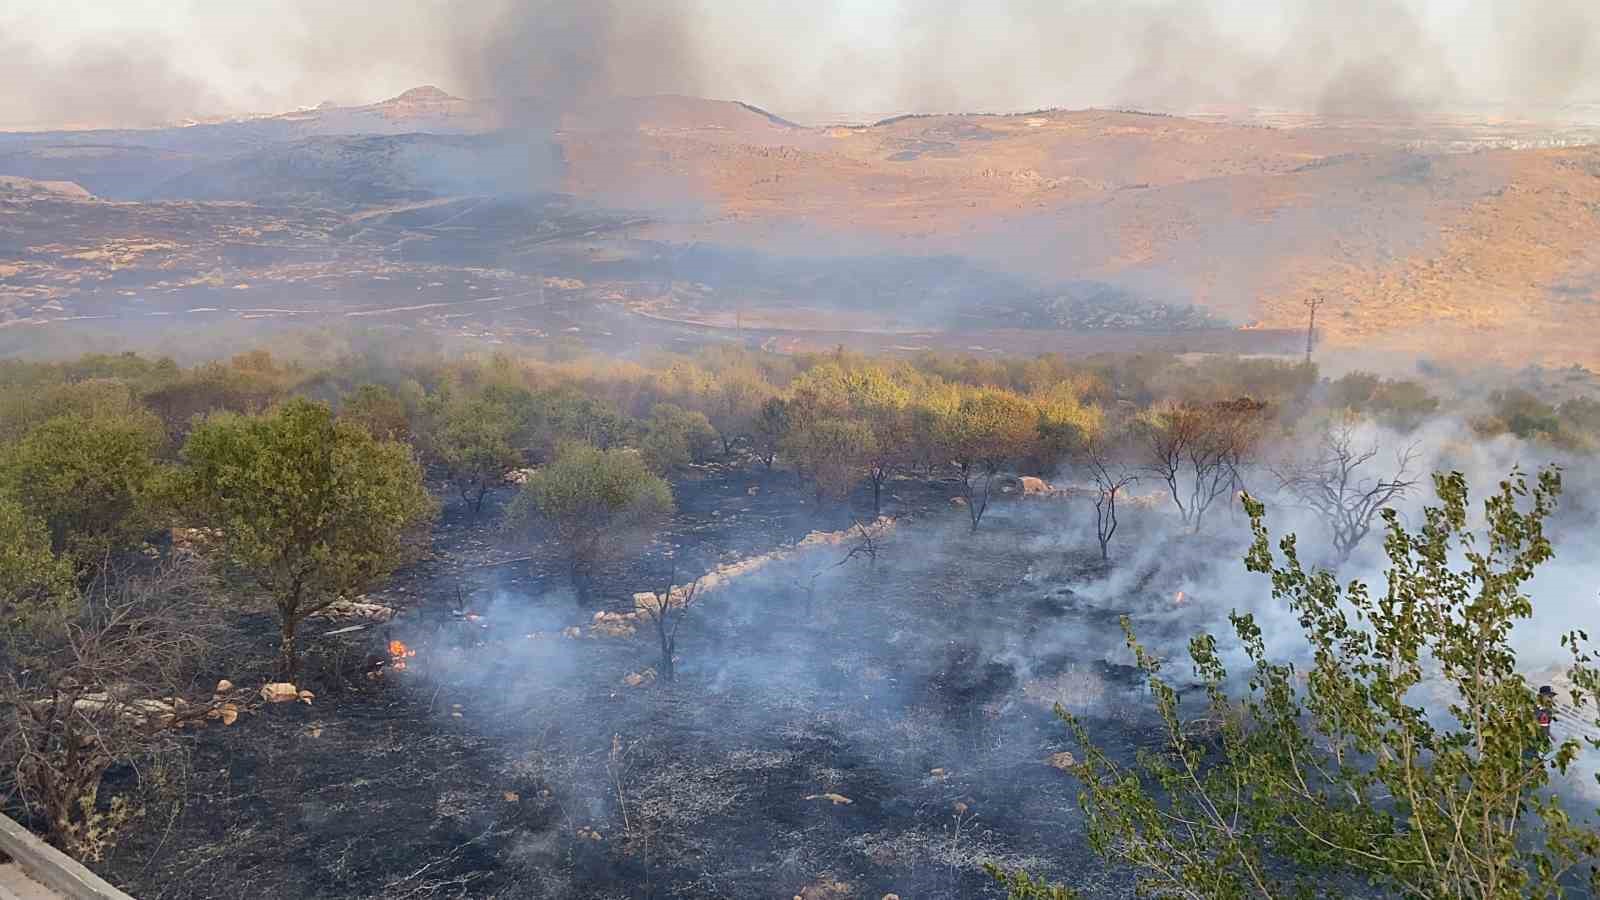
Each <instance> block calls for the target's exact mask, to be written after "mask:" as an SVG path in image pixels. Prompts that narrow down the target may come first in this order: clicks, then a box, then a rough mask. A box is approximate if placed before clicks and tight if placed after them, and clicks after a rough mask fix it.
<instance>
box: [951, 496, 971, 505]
mask: <svg viewBox="0 0 1600 900" xmlns="http://www.w3.org/2000/svg"><path fill="white" fill-rule="evenodd" d="M950 505H951V506H966V505H967V498H965V497H951V498H950Z"/></svg>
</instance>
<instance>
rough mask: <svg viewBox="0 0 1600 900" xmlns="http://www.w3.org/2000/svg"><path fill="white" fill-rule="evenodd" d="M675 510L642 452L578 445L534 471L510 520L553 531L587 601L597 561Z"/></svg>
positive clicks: (577, 588) (647, 531) (664, 484)
mask: <svg viewBox="0 0 1600 900" xmlns="http://www.w3.org/2000/svg"><path fill="white" fill-rule="evenodd" d="M672 509H673V504H672V489H671V487H669V486H668V485H667V482H666V481H664V480H663V479H662V478H660V477H659V476H657V475H656V474H655V473H653V472H651V471H650V469H649V468H648V467H647V466H646V465H645V464H644V461H643V460H642V459H640V457H639V454H638V453H635V452H633V451H630V450H601V449H599V448H597V447H592V446H590V445H588V444H575V443H574V444H566V445H564V446H562V448H561V449H560V450H559V451H558V452H557V454H556V458H555V460H554V461H553V462H551V463H550V464H549V465H546V466H544V467H542V468H540V469H539V470H538V471H537V472H535V473H533V475H532V476H531V477H530V478H529V479H528V481H527V483H526V484H524V485H523V487H522V492H521V493H520V494H518V495H517V498H516V499H515V500H513V501H512V504H511V508H510V510H509V512H508V521H510V522H511V523H513V524H517V525H524V526H526V525H531V524H534V523H536V522H541V521H542V522H545V523H548V524H549V525H550V526H551V527H552V528H553V529H554V531H555V535H556V537H557V539H558V540H559V541H560V544H561V550H562V552H563V554H564V555H565V556H566V559H567V563H568V572H569V574H570V576H571V579H572V586H573V589H574V591H575V592H576V593H577V600H578V602H579V603H580V604H585V603H587V602H588V599H589V582H590V577H591V575H592V570H593V567H594V565H595V564H596V563H597V562H599V561H601V560H602V559H605V558H607V557H610V556H613V555H616V554H618V553H620V552H622V551H623V550H624V549H625V548H627V547H629V546H632V545H633V544H634V543H636V542H638V541H640V540H642V539H644V538H646V537H647V536H648V535H649V534H650V533H651V532H652V531H653V530H654V529H655V528H656V527H657V526H658V525H660V524H661V523H662V522H663V521H664V520H665V519H666V518H667V517H668V516H670V515H671V514H672Z"/></svg>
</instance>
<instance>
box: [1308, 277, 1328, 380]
mask: <svg viewBox="0 0 1600 900" xmlns="http://www.w3.org/2000/svg"><path fill="white" fill-rule="evenodd" d="M1326 302H1327V300H1326V299H1325V298H1324V297H1323V296H1322V295H1321V294H1316V295H1314V296H1311V297H1307V298H1306V300H1305V303H1306V311H1307V313H1308V316H1307V318H1306V365H1308V366H1309V365H1311V347H1312V345H1313V344H1315V343H1316V337H1317V307H1319V306H1321V305H1322V304H1323V303H1326Z"/></svg>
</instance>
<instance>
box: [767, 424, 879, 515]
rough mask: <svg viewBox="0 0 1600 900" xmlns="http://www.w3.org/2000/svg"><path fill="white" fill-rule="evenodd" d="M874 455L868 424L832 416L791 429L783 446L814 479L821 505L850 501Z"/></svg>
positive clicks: (789, 455)
mask: <svg viewBox="0 0 1600 900" xmlns="http://www.w3.org/2000/svg"><path fill="white" fill-rule="evenodd" d="M875 452H876V445H875V444H874V438H873V434H872V428H871V427H869V426H868V425H867V423H865V422H858V421H853V420H850V419H843V418H837V417H832V416H830V417H827V418H822V419H816V420H814V421H809V422H806V423H804V424H801V425H798V426H796V427H794V428H791V429H790V430H789V436H788V439H787V442H786V443H785V444H784V453H785V454H786V455H787V456H788V457H789V458H790V459H793V460H794V462H795V465H796V466H798V467H799V469H800V471H802V472H804V473H805V474H807V475H809V476H810V477H811V480H812V483H813V484H814V485H815V486H816V490H817V502H819V503H820V502H822V501H823V500H826V499H833V500H843V499H845V498H846V497H849V496H850V491H851V490H852V489H853V488H854V487H855V486H856V483H857V482H859V481H860V480H861V478H862V476H863V475H865V474H866V469H867V466H868V463H869V461H870V460H871V459H872V457H873V455H874V453H875Z"/></svg>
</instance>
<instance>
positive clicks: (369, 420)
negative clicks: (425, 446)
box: [339, 384, 411, 441]
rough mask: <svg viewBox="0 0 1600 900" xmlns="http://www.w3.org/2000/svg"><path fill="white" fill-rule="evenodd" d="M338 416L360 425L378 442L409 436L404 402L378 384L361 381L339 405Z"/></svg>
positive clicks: (409, 422)
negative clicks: (362, 382) (360, 384)
mask: <svg viewBox="0 0 1600 900" xmlns="http://www.w3.org/2000/svg"><path fill="white" fill-rule="evenodd" d="M339 418H341V419H343V420H345V421H347V422H354V423H356V424H357V425H360V426H361V427H362V428H365V429H366V430H367V432H368V433H369V434H371V435H372V436H373V437H375V438H377V439H378V440H380V441H403V440H407V439H408V438H410V436H411V421H410V416H409V415H408V414H407V413H406V405H405V403H404V402H403V401H402V400H401V399H400V396H399V395H398V394H396V393H395V392H394V391H392V390H390V389H389V388H387V387H384V386H383V385H381V384H363V385H362V386H360V387H358V388H356V390H355V392H354V393H352V394H350V395H349V396H348V397H345V398H344V402H343V403H341V404H340V406H339Z"/></svg>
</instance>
